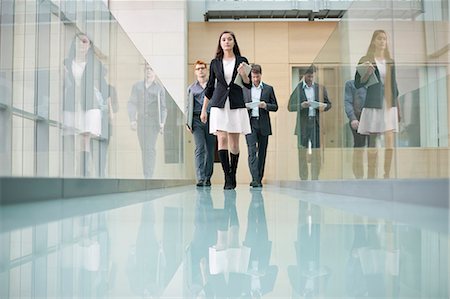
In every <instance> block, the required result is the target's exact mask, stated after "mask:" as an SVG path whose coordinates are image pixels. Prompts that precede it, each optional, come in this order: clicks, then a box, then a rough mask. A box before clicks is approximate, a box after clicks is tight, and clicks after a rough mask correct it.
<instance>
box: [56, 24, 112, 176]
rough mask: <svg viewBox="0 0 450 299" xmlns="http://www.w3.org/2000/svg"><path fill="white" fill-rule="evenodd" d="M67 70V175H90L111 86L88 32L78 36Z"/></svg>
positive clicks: (68, 60)
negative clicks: (77, 146)
mask: <svg viewBox="0 0 450 299" xmlns="http://www.w3.org/2000/svg"><path fill="white" fill-rule="evenodd" d="M64 70H65V75H64V100H63V112H64V113H63V117H64V120H63V125H64V134H63V135H64V143H63V146H64V154H65V157H64V174H65V175H74V174H76V173H77V174H78V175H81V176H90V175H91V160H92V150H91V149H92V144H91V142H92V141H93V137H94V138H98V137H100V136H101V133H102V132H101V129H102V124H101V108H102V105H103V103H104V99H106V98H107V97H108V92H107V89H108V87H107V86H108V85H107V83H106V80H105V74H106V70H105V68H104V66H103V64H102V63H101V62H100V60H99V58H98V55H96V53H95V48H94V45H93V43H92V41H91V39H89V37H88V36H87V35H86V34H84V33H79V34H77V35H76V36H75V37H74V39H73V41H72V44H71V47H70V50H69V54H68V57H67V58H66V59H65V60H64ZM76 134H80V136H81V140H80V145H81V153H80V157H79V167H78V171H76V170H75V167H73V166H74V161H76V159H74V157H73V154H74V152H75V143H76V142H75V135H76ZM71 153H72V154H71Z"/></svg>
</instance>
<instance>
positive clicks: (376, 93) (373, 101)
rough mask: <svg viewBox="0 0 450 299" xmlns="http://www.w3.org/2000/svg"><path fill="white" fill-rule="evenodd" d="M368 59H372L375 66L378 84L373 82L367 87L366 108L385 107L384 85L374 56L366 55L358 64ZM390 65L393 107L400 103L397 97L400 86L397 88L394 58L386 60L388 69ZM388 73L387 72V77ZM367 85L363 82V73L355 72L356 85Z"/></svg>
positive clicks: (357, 86) (358, 86)
mask: <svg viewBox="0 0 450 299" xmlns="http://www.w3.org/2000/svg"><path fill="white" fill-rule="evenodd" d="M366 61H370V62H371V63H372V65H373V66H374V68H375V76H376V77H377V79H378V83H377V84H373V85H371V86H369V87H367V95H366V101H365V103H364V107H365V108H377V109H381V108H382V107H383V100H384V95H385V94H384V93H385V91H384V86H383V84H382V83H381V79H380V71H379V70H378V67H377V64H376V62H375V58H374V57H370V56H364V57H362V58H361V59H360V60H359V62H358V64H361V63H364V62H366ZM388 67H389V68H390V70H391V73H390V78H391V83H390V85H391V96H392V105H391V106H392V107H396V106H397V105H398V103H397V97H398V88H397V80H396V78H395V65H394V61H393V60H386V71H387V70H388ZM387 75H388V74H386V77H387ZM363 86H365V84H364V83H361V75H360V74H359V73H358V72H356V74H355V87H356V88H360V87H363Z"/></svg>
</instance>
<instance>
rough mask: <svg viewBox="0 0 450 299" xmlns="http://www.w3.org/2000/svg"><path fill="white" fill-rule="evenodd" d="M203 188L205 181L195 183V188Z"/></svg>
mask: <svg viewBox="0 0 450 299" xmlns="http://www.w3.org/2000/svg"><path fill="white" fill-rule="evenodd" d="M204 186H205V181H204V180H200V181H198V183H197V187H204Z"/></svg>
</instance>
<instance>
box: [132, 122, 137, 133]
mask: <svg viewBox="0 0 450 299" xmlns="http://www.w3.org/2000/svg"><path fill="white" fill-rule="evenodd" d="M130 126H131V130H133V131H136V130H137V122H136V121H132V122H131V123H130Z"/></svg>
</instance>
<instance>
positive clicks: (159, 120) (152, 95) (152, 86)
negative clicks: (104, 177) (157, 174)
mask: <svg viewBox="0 0 450 299" xmlns="http://www.w3.org/2000/svg"><path fill="white" fill-rule="evenodd" d="M128 116H129V118H130V126H131V129H132V130H133V131H137V134H138V139H139V145H140V146H141V151H142V164H143V166H142V168H143V171H144V177H145V178H146V179H149V178H152V177H153V174H154V171H155V164H156V141H157V139H158V135H160V134H163V132H164V125H165V123H166V118H167V108H166V91H165V89H164V86H163V85H162V84H161V83H160V82H159V80H158V79H157V78H156V74H155V72H154V70H153V69H152V68H151V67H150V66H149V65H148V64H146V65H145V79H144V80H143V81H139V82H137V83H136V84H134V85H133V88H132V90H131V95H130V100H129V101H128Z"/></svg>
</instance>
